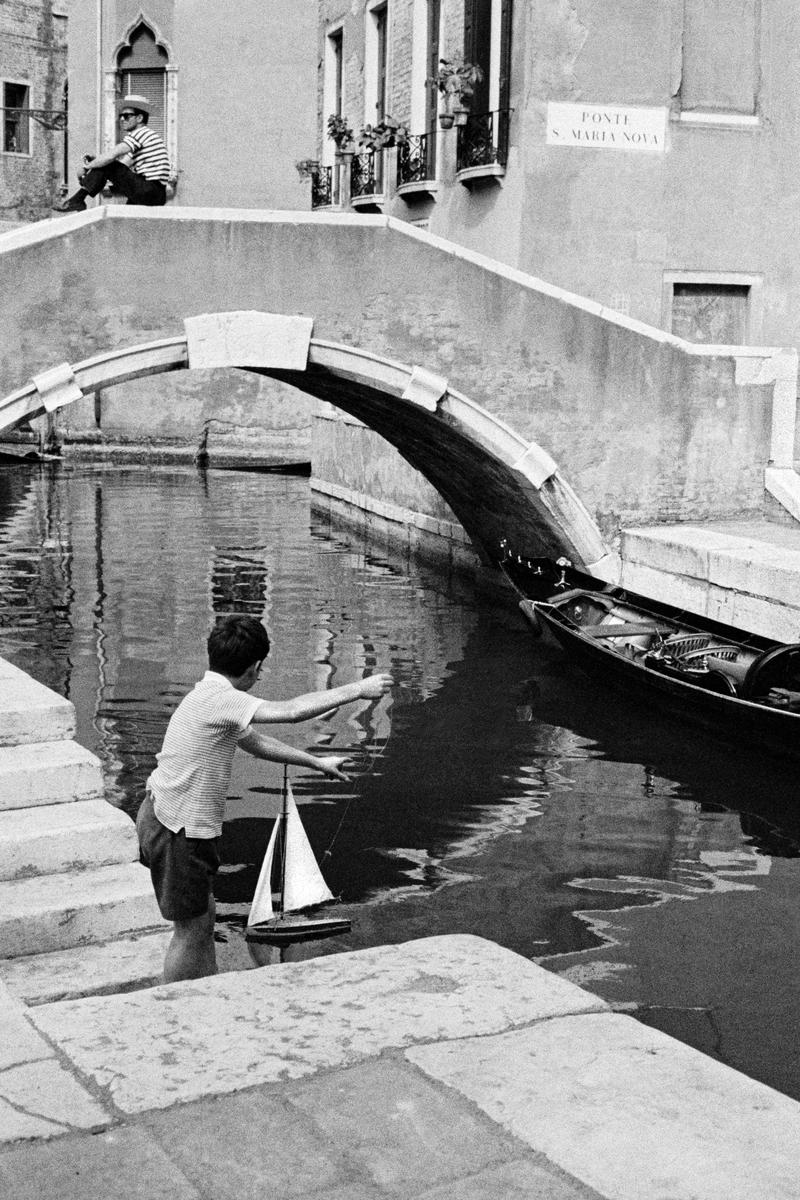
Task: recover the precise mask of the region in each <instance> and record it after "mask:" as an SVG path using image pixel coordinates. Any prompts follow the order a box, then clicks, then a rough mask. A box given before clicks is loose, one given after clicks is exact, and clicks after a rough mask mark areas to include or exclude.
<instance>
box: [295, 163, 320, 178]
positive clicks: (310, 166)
mask: <svg viewBox="0 0 800 1200" xmlns="http://www.w3.org/2000/svg"><path fill="white" fill-rule="evenodd" d="M294 166H295V170H296V171H297V174H298V175H299V176H300V178H301V179H311V177H312V175H314V173H315V171H316V170H317V167H318V166H319V162H318V161H317V159H316V158H301V159H300V161H299V162H296V163H295V164H294Z"/></svg>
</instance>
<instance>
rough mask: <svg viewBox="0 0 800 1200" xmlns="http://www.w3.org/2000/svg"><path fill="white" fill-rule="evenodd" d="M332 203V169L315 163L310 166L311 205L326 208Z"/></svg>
mask: <svg viewBox="0 0 800 1200" xmlns="http://www.w3.org/2000/svg"><path fill="white" fill-rule="evenodd" d="M332 203H333V170H332V168H331V167H323V166H322V164H321V163H316V164H315V166H313V167H312V168H311V207H312V208H326V207H327V206H328V205H330V204H332Z"/></svg>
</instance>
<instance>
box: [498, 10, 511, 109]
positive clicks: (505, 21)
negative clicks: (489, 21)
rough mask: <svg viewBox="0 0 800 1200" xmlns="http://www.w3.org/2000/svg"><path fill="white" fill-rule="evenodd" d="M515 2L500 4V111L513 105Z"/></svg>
mask: <svg viewBox="0 0 800 1200" xmlns="http://www.w3.org/2000/svg"><path fill="white" fill-rule="evenodd" d="M512 3H513V0H501V4H500V80H499V92H500V105H499V107H500V110H501V111H502V110H503V109H507V108H508V107H509V105H510V103H511V19H512V16H513V12H512Z"/></svg>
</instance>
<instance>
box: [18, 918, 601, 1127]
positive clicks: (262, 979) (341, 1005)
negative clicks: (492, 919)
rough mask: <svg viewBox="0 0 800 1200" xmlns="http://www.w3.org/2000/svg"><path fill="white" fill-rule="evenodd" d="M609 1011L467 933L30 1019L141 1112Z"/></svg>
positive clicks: (120, 1102) (45, 1010)
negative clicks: (386, 1054)
mask: <svg viewBox="0 0 800 1200" xmlns="http://www.w3.org/2000/svg"><path fill="white" fill-rule="evenodd" d="M606 1007H607V1006H606V1005H605V1004H604V1002H603V1001H602V1000H599V999H598V998H597V997H596V996H592V995H590V994H589V993H588V992H584V991H581V989H580V988H577V987H575V986H574V985H573V984H570V983H568V982H567V981H565V980H563V979H560V978H559V977H558V976H557V975H554V974H552V973H550V972H548V971H546V970H544V969H543V968H541V967H537V966H535V965H534V964H533V963H530V962H528V961H527V960H526V959H524V958H521V957H520V956H519V955H517V954H514V953H512V952H511V951H510V950H504V949H503V948H501V947H499V946H496V945H495V944H494V943H492V942H487V941H484V940H483V939H481V938H476V937H472V936H466V935H464V936H452V937H433V938H425V939H422V940H420V941H415V942H407V943H405V944H404V945H401V946H381V947H377V948H374V949H370V950H361V951H357V952H354V953H349V954H336V955H330V956H328V957H324V958H319V959H315V960H312V961H311V962H305V963H285V964H281V965H278V966H269V967H263V968H260V969H256V970H253V971H246V972H241V971H240V972H231V973H230V974H227V975H217V976H214V977H212V978H209V979H203V980H196V981H194V982H184V983H176V984H169V985H165V986H162V987H158V988H154V989H152V990H149V991H144V992H134V993H131V994H129V995H123V996H108V997H102V998H96V999H95V998H88V999H84V1000H73V1001H64V1002H63V1003H60V1004H51V1005H46V1006H44V1007H42V1008H37V1009H33V1010H31V1014H30V1017H31V1020H32V1021H33V1022H34V1024H35V1025H36V1026H37V1027H38V1028H39V1029H40V1030H41V1031H42V1032H43V1033H44V1034H45V1035H46V1036H47V1037H48V1038H50V1039H51V1040H52V1041H53V1042H54V1043H55V1044H56V1045H57V1046H58V1047H59V1049H60V1050H62V1051H63V1052H64V1053H65V1054H66V1055H67V1056H68V1057H69V1058H70V1059H71V1060H72V1061H73V1062H74V1063H75V1064H76V1066H77V1067H78V1068H79V1070H81V1071H82V1072H83V1073H85V1074H86V1075H87V1076H91V1077H93V1078H94V1080H95V1081H96V1082H97V1083H98V1084H99V1085H100V1086H101V1087H104V1088H107V1089H108V1091H109V1094H110V1097H111V1098H112V1099H113V1102H114V1104H115V1105H116V1106H117V1107H119V1108H120V1109H121V1110H122V1111H123V1112H126V1113H135V1112H144V1111H146V1110H147V1109H151V1108H166V1107H168V1106H169V1105H172V1104H176V1103H185V1102H187V1101H189V1100H197V1099H199V1098H200V1097H202V1096H211V1095H219V1094H224V1093H229V1092H234V1091H237V1090H238V1089H240V1088H244V1087H253V1086H255V1085H257V1084H263V1083H275V1082H279V1081H281V1080H286V1079H298V1078H302V1077H303V1076H307V1075H310V1074H313V1073H314V1072H317V1071H320V1070H326V1069H330V1068H335V1067H341V1066H345V1065H349V1064H352V1063H355V1062H359V1061H361V1060H363V1059H364V1058H366V1057H372V1056H376V1055H379V1054H381V1053H382V1052H383V1051H385V1050H389V1049H395V1048H400V1047H404V1046H408V1045H411V1044H413V1043H415V1042H422V1041H429V1040H434V1041H435V1040H438V1039H442V1038H445V1039H446V1038H456V1037H463V1036H464V1035H465V1034H466V1035H468V1036H472V1037H483V1036H485V1035H487V1034H490V1033H497V1032H499V1031H502V1030H506V1029H509V1028H514V1027H516V1026H525V1025H528V1024H530V1023H531V1022H533V1021H539V1020H542V1019H544V1018H549V1017H555V1016H562V1015H565V1014H568V1013H579V1012H598V1011H601V1012H602V1011H605V1010H606Z"/></svg>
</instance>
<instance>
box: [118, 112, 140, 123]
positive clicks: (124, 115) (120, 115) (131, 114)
mask: <svg viewBox="0 0 800 1200" xmlns="http://www.w3.org/2000/svg"><path fill="white" fill-rule="evenodd" d="M135 116H136V113H120V114H119V119H120V121H127V119H128V117H135Z"/></svg>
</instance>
